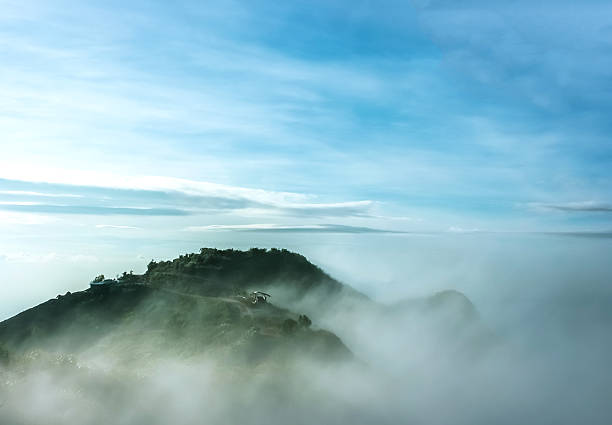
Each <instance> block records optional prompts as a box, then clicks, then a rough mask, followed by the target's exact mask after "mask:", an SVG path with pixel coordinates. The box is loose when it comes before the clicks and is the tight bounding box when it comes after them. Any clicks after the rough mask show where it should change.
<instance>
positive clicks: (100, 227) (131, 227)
mask: <svg viewBox="0 0 612 425" xmlns="http://www.w3.org/2000/svg"><path fill="white" fill-rule="evenodd" d="M96 228H97V229H126V230H138V229H140V227H136V226H125V225H116V224H96Z"/></svg>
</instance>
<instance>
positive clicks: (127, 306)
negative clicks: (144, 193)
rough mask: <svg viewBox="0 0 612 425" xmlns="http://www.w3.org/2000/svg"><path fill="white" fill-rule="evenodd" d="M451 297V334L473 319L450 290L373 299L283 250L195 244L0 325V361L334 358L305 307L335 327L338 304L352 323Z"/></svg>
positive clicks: (329, 340)
mask: <svg viewBox="0 0 612 425" xmlns="http://www.w3.org/2000/svg"><path fill="white" fill-rule="evenodd" d="M254 290H265V291H267V292H270V293H272V294H273V296H272V299H271V300H270V301H271V302H258V303H254V302H253V299H252V298H250V297H249V293H250V292H251V291H254ZM277 301H278V302H279V304H277ZM279 305H283V306H285V307H289V308H290V309H291V310H290V309H287V308H281V307H280V306H279ZM453 305H456V306H458V307H457V308H458V310H457V312H451V313H452V314H453V315H454V316H452V317H444V320H445V321H448V322H449V324H452V326H448V327H447V328H448V329H451V330H453V332H454V331H455V330H456V329H457V325H460V327H463V326H464V325H465V324H466V323H469V322H471V321H474V320H476V319H477V314H476V312H475V309H474V308H473V306H472V305H471V303H470V302H469V300H467V298H465V297H464V296H463V295H462V294H460V293H457V292H447V293H439V294H436V295H435V296H433V297H430V298H427V299H425V300H412V301H404V302H402V303H398V304H397V305H392V306H382V305H380V304H377V303H375V302H373V301H371V300H370V299H369V298H367V297H366V296H365V295H363V294H361V293H359V292H357V291H355V290H353V289H351V288H350V287H347V286H346V285H343V284H342V283H340V282H338V281H337V280H335V279H333V278H331V277H330V276H329V275H327V274H326V273H324V272H323V271H322V270H321V269H320V268H318V267H316V266H315V265H313V264H311V263H310V262H309V261H308V260H307V259H306V258H305V257H303V256H301V255H299V254H295V253H291V252H289V251H287V250H278V249H272V250H265V249H251V250H249V251H236V250H216V249H211V248H203V249H202V250H201V251H200V253H198V254H187V255H181V256H180V257H179V258H176V259H174V260H172V261H162V262H154V261H151V263H150V264H149V266H148V269H147V271H146V273H144V274H143V275H136V274H133V273H132V272H129V273H125V272H124V273H123V274H122V275H121V276H119V277H118V278H117V279H116V280H109V279H104V276H102V275H100V276H97V277H96V278H95V279H94V280H93V281H92V285H91V287H90V288H89V289H87V290H84V291H81V292H76V293H72V294H71V293H67V294H66V295H60V296H58V297H57V298H56V299H52V300H49V301H47V302H45V303H43V304H41V305H39V306H37V307H34V308H32V309H29V310H27V311H24V312H23V313H21V314H18V315H17V316H15V317H13V318H11V319H8V320H6V321H4V322H2V323H0V346H1V347H2V349H1V350H0V361H1V362H5V363H6V362H9V361H10V355H9V353H11V354H17V355H23V354H25V353H28V352H30V351H32V350H42V351H45V352H50V353H66V354H71V355H72V354H74V355H78V356H80V357H81V358H91V359H95V358H96V357H99V356H104V357H105V358H107V359H108V358H112V359H116V361H117V362H121V363H122V364H126V365H138V366H142V365H146V364H147V361H148V359H153V358H159V356H160V355H162V356H168V357H176V356H179V357H180V358H190V357H196V356H199V355H202V354H221V358H223V359H225V360H227V361H229V362H238V363H243V364H244V363H245V362H246V363H248V364H258V363H259V362H262V361H266V360H274V361H275V362H277V361H284V360H286V359H289V358H292V357H293V356H294V355H296V354H297V353H300V354H301V355H305V356H306V357H310V358H313V359H323V360H325V361H335V360H342V359H349V358H351V357H352V355H351V352H350V351H349V349H348V348H346V346H345V345H344V344H343V343H342V341H341V340H340V339H339V338H338V337H337V336H336V335H334V334H333V333H331V332H328V331H325V330H322V329H317V328H316V327H311V324H312V321H311V318H310V317H308V316H307V315H306V314H308V315H309V316H311V317H312V318H313V319H314V320H315V323H317V324H318V325H319V326H320V325H321V324H324V325H326V326H330V327H331V328H334V325H335V324H334V323H333V322H330V320H331V319H330V317H333V315H335V314H338V312H344V313H345V317H346V318H348V320H350V321H355V322H356V321H363V320H364V319H367V316H364V315H363V314H362V313H361V312H362V311H363V312H365V314H370V315H372V318H373V319H378V320H381V318H382V319H384V320H387V319H389V320H396V319H397V317H400V315H401V314H403V313H404V311H406V309H407V308H408V310H410V311H419V312H421V313H422V312H430V313H431V312H433V314H437V313H436V312H437V311H438V310H444V311H448V310H449V309H448V307H449V306H453ZM304 313H305V314H304ZM402 317H403V316H402ZM368 320H369V319H368ZM349 335H350V334H349Z"/></svg>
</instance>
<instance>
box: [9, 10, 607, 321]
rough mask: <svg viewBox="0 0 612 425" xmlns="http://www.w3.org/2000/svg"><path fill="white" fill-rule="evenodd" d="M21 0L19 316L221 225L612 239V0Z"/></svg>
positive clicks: (327, 234) (316, 247)
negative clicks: (68, 290)
mask: <svg viewBox="0 0 612 425" xmlns="http://www.w3.org/2000/svg"><path fill="white" fill-rule="evenodd" d="M0 6H1V8H2V14H1V15H0V57H1V58H2V59H1V61H0V93H1V96H0V235H1V237H0V277H1V278H2V280H3V281H11V280H14V281H15V282H17V281H19V282H22V284H21V285H18V284H14V285H12V286H11V285H8V286H6V285H5V286H4V287H3V288H2V289H3V290H4V291H5V292H3V294H2V297H1V298H2V299H3V300H4V301H3V304H1V305H0V313H2V314H4V315H7V314H8V313H9V312H16V311H19V309H20V308H24V307H26V306H28V305H31V303H32V300H35V299H40V300H42V299H44V297H47V296H54V294H55V291H59V290H61V289H62V288H66V287H69V288H76V289H78V288H80V287H82V285H83V282H86V281H87V279H89V278H90V277H91V276H93V275H95V274H98V272H106V273H108V274H111V275H112V274H114V273H118V272H121V271H123V270H129V269H131V268H134V269H135V270H141V269H143V268H144V267H145V265H146V263H147V262H148V261H149V260H150V259H151V258H162V257H163V258H166V257H173V256H175V255H176V254H177V253H178V252H184V251H189V250H197V249H198V248H199V247H200V246H203V245H208V246H219V247H230V246H231V247H240V248H248V247H249V246H253V245H259V246H284V247H289V248H290V249H294V250H298V251H300V252H305V253H307V254H309V255H310V256H311V257H309V258H313V260H315V261H316V262H318V263H319V264H323V265H324V266H325V267H326V269H330V270H332V271H333V272H334V273H336V274H337V275H338V276H340V277H346V276H348V274H347V273H346V270H344V271H343V269H342V266H340V265H337V264H336V263H335V262H334V261H333V259H334V258H336V257H335V255H337V250H336V248H338V247H340V248H341V249H342V250H344V251H347V250H348V251H347V252H349V253H350V252H352V251H351V249H353V248H354V247H355V246H361V247H362V248H363V250H366V251H365V252H367V255H368V256H372V255H373V251H371V250H374V251H379V252H381V253H382V252H383V251H384V250H382V251H381V249H382V248H384V246H387V242H384V241H392V242H389V243H388V246H389V247H397V246H404V247H405V246H406V243H404V242H401V243H400V242H398V241H411V243H412V242H414V241H416V240H417V239H414V238H413V237H414V235H420V236H418V237H423V238H425V239H418V240H419V241H421V242H419V243H417V245H419V244H421V245H423V244H424V245H423V246H429V245H427V243H425V242H423V241H429V240H430V239H427V238H429V237H430V236H431V235H435V234H438V235H446V236H448V235H460V234H465V233H466V232H467V233H470V232H474V231H486V232H492V233H495V232H500V233H505V232H526V233H529V232H552V233H555V232H557V233H563V234H568V235H569V233H571V238H574V237H575V236H580V235H582V236H602V237H604V238H609V237H610V234H611V233H610V232H611V231H612V195H611V193H612V192H611V191H610V188H611V187H612V167H611V166H610V164H611V163H612V142H611V140H610V134H611V132H610V131H611V126H612V124H611V122H610V119H609V117H610V116H612V93H611V90H612V5H611V4H610V3H609V2H606V1H594V0H588V1H582V2H574V1H563V0H558V1H549V0H543V1H539V2H532V1H523V0H516V1H504V2H501V1H499V2H497V1H484V0H473V1H433V0H432V1H427V0H415V1H413V2H408V1H378V2H370V1H355V0H353V1H350V2H349V1H335V2H329V1H312V0H311V1H291V2H272V1H223V2H215V1H210V2H199V1H177V2H171V3H170V2H161V1H160V2H141V1H130V2H125V1H122V2H119V1H104V2H102V1H82V2H69V1H23V0H20V1H11V0H8V1H6V0H2V1H0ZM334 235H335V236H334ZM411 235H412V236H411ZM446 236H445V237H446ZM398 238H400V239H398ZM402 238H403V239H402ZM410 238H413V239H410ZM444 240H446V239H444ZM561 240H563V243H566V242H567V241H570V240H571V241H574V242H572V243H575V241H576V239H570V238H562V239H555V242H551V243H552V244H553V245H554V244H555V243H559V242H560V241H561ZM583 240H585V239H583ZM440 243H441V244H442V245H440V246H437V245H435V244H432V245H431V246H432V248H430V249H429V251H427V252H428V253H427V256H428V257H427V259H426V260H424V264H425V263H427V264H430V263H431V264H433V266H432V267H433V268H434V269H435V268H436V267H439V266H440V265H439V264H438V266H436V265H435V264H436V263H435V262H432V261H433V260H431V258H437V257H438V252H442V253H445V252H447V249H446V248H445V245H444V244H445V243H446V242H444V243H442V242H440ZM455 243H456V242H453V244H455ZM451 245H452V244H451ZM419 246H420V245H419ZM453 246H455V245H453ZM458 246H460V244H459V245H458ZM351 247H353V248H351ZM363 250H362V251H363ZM410 250H411V252H413V253H414V254H415V255H416V257H415V259H414V260H413V261H412V262H411V263H406V264H411V265H414V264H417V262H418V261H417V260H418V258H420V257H419V256H418V255H419V249H417V248H415V247H414V246H412V245H411V248H410ZM475 250H476V249H475ZM362 251H359V252H362ZM391 251H393V252H395V251H396V248H389V249H387V250H386V251H384V254H381V255H382V256H383V257H384V256H385V255H390V256H393V255H394V254H392V252H391ZM400 251H401V250H400ZM476 251H477V250H476ZM357 252H358V250H355V255H356V256H358V254H357ZM457 252H460V249H459V248H458V251H457ZM447 254H448V257H449V258H448V259H447V260H448V261H451V262H452V261H454V260H453V258H463V257H461V255H463V254H461V255H459V254H456V253H455V254H453V253H452V252H450V251H449V253H447ZM347 255H348V254H347ZM423 255H425V254H423ZM466 255H467V254H466ZM345 260H346V259H345ZM430 260H431V261H430ZM376 261H379V262H380V267H377V268H376V270H377V272H378V271H380V270H381V269H384V266H383V263H384V261H383V260H382V259H378V260H376ZM394 261H395V260H394ZM445 261H446V260H445ZM457 261H458V262H457V264H459V265H460V264H463V263H462V262H461V261H459V260H457ZM361 262H362V259H358V257H355V258H353V259H352V260H350V261H344V260H343V261H341V262H340V263H342V264H345V265H349V266H347V269H355V268H354V267H353V266H352V265H355V264H361ZM340 263H338V264H340ZM404 263H405V260H404V259H399V258H398V259H397V261H395V263H394V264H396V265H397V264H404ZM24 264H27V267H24ZM67 265H70V267H67ZM459 265H458V266H457V267H459ZM334 267H336V268H335V269H334ZM468 269H469V268H466V267H465V266H461V267H459V270H468ZM355 270H357V269H355ZM359 270H361V272H362V276H370V274H368V270H367V269H363V267H362V268H361V269H359ZM389 270H395V271H393V272H391V271H389V273H391V274H393V276H395V277H393V278H392V277H389V278H388V279H387V280H388V281H389V282H390V281H393V280H394V279H396V278H397V279H403V276H406V273H404V272H403V268H402V267H398V268H396V269H393V268H392V267H391V266H389ZM398 270H401V271H398ZM430 272H431V270H429V272H427V273H430ZM423 273H424V274H423V275H422V277H424V278H425V280H427V279H426V277H427V276H431V275H428V274H427V273H425V272H423ZM470 273H471V272H470ZM457 275H460V272H458V274H457ZM390 276H391V275H390ZM353 277H354V276H353ZM397 279H396V280H397ZM349 280H350V278H349ZM383 280H384V279H383ZM434 280H435V279H434ZM51 281H52V283H50V282H51ZM436 282H439V283H440V286H441V287H442V286H444V285H443V283H445V282H446V281H444V280H443V279H442V280H437V281H436ZM446 283H447V282H446ZM24 288H27V289H24ZM370 288H371V287H370Z"/></svg>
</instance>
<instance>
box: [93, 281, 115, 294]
mask: <svg viewBox="0 0 612 425" xmlns="http://www.w3.org/2000/svg"><path fill="white" fill-rule="evenodd" d="M116 283H117V281H116V280H115V279H104V280H98V279H94V280H92V281H91V282H89V287H90V288H91V290H92V291H94V292H100V291H106V290H108V288H110V287H111V285H115V284H116Z"/></svg>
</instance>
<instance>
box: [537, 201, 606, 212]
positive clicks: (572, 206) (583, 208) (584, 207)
mask: <svg viewBox="0 0 612 425" xmlns="http://www.w3.org/2000/svg"><path fill="white" fill-rule="evenodd" d="M530 206H532V207H534V208H538V209H544V210H557V211H567V212H603V213H611V212H612V204H610V203H605V202H595V201H582V202H565V203H531V204H530Z"/></svg>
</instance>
